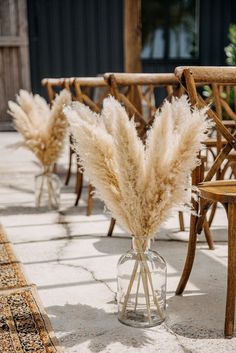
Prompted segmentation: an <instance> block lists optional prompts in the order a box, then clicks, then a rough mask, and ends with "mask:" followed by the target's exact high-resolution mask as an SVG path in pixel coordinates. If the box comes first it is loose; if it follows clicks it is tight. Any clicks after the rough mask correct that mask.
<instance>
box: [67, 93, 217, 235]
mask: <svg viewBox="0 0 236 353" xmlns="http://www.w3.org/2000/svg"><path fill="white" fill-rule="evenodd" d="M103 106H104V109H103V111H102V113H101V115H100V116H98V115H94V114H93V113H92V112H90V111H89V109H88V108H85V107H84V106H83V105H82V104H77V103H74V104H73V106H72V107H68V108H66V109H65V110H64V112H65V115H66V116H67V118H68V120H69V124H70V131H71V133H72V135H73V137H74V145H75V150H76V152H77V154H78V156H79V158H80V163H81V165H82V166H83V167H84V169H85V172H86V173H87V175H88V176H89V178H90V180H91V181H92V183H93V185H94V186H95V188H96V190H97V191H98V192H99V196H100V198H101V199H103V200H104V202H105V204H106V205H107V207H108V208H109V209H110V210H111V212H112V214H113V217H114V218H116V219H117V221H118V222H119V223H120V224H122V225H123V226H124V227H125V228H126V230H127V231H128V232H130V233H131V234H133V235H135V236H146V237H148V238H150V237H152V236H153V235H154V234H155V232H156V230H157V229H158V227H159V226H160V225H161V224H162V223H163V222H164V221H165V220H166V219H167V217H168V216H169V214H170V211H171V210H172V209H173V208H176V207H178V206H181V205H183V204H187V203H189V199H188V193H187V192H186V189H188V188H189V187H190V185H189V175H190V173H191V171H192V170H193V169H194V168H195V167H196V166H197V165H198V163H199V160H198V158H197V155H198V152H199V150H200V148H201V143H202V142H203V141H204V140H205V138H206V136H207V135H206V131H207V130H208V129H209V127H210V126H211V124H210V123H209V120H207V115H206V109H202V110H198V109H193V110H192V109H191V107H190V104H189V102H188V100H187V98H186V96H182V97H181V98H179V99H178V98H173V100H172V102H171V103H170V102H167V101H165V102H164V104H163V106H162V108H161V110H160V111H159V112H157V113H156V116H155V120H154V123H153V126H152V128H151V129H150V131H149V133H148V136H147V140H146V144H145V145H144V144H143V142H142V141H141V140H140V138H139V137H138V135H137V131H136V128H135V123H134V121H133V120H129V118H128V115H127V113H126V111H125V109H124V108H123V107H122V106H121V105H120V103H119V102H118V101H116V100H115V99H114V98H112V97H109V98H107V99H105V100H104V105H103Z"/></svg>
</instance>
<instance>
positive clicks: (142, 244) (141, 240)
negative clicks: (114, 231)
mask: <svg viewBox="0 0 236 353" xmlns="http://www.w3.org/2000/svg"><path fill="white" fill-rule="evenodd" d="M149 248H150V239H148V238H147V237H142V236H133V237H132V249H133V250H134V251H136V252H146V251H148V250H149Z"/></svg>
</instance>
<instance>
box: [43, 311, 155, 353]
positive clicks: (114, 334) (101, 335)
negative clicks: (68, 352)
mask: <svg viewBox="0 0 236 353" xmlns="http://www.w3.org/2000/svg"><path fill="white" fill-rule="evenodd" d="M46 310H47V313H48V314H49V316H51V317H50V320H51V322H52V326H53V327H54V329H55V331H61V332H65V334H62V336H61V338H60V339H59V340H60V341H61V345H63V346H64V347H65V348H71V347H73V346H75V345H79V344H83V343H84V342H89V343H88V349H89V351H90V352H100V351H103V350H104V349H105V348H106V347H107V346H109V345H110V344H111V343H117V342H119V343H121V344H122V345H124V346H127V347H134V348H137V349H138V348H140V347H144V346H145V345H147V344H152V343H153V342H154V341H153V340H152V338H150V337H148V335H147V333H146V332H145V330H144V329H137V328H132V327H128V326H125V325H122V324H121V323H119V322H118V320H117V313H114V312H113V313H108V312H106V311H104V310H103V309H98V308H94V307H92V306H90V305H82V304H76V305H71V304H66V305H64V306H50V307H47V308H46ZM68 332H69V333H68Z"/></svg>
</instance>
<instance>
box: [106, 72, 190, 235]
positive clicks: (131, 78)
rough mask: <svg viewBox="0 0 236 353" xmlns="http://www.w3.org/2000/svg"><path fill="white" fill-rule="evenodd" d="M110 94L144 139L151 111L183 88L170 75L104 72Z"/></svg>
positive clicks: (113, 221)
mask: <svg viewBox="0 0 236 353" xmlns="http://www.w3.org/2000/svg"><path fill="white" fill-rule="evenodd" d="M104 78H105V81H106V82H107V84H108V85H109V86H110V92H111V94H112V95H113V96H114V97H115V98H116V99H117V100H118V101H120V102H121V103H122V104H123V105H124V107H125V108H126V110H127V112H128V114H129V116H130V117H133V116H134V119H135V121H136V122H137V124H138V127H137V129H138V133H139V136H140V137H141V138H143V139H145V135H146V131H147V129H149V127H150V125H151V124H152V122H153V118H154V114H155V112H156V110H157V109H158V108H159V106H160V105H161V104H162V102H163V99H164V98H167V99H170V98H171V97H172V96H180V95H181V94H182V93H183V88H182V87H181V86H180V85H179V81H178V79H177V78H176V76H175V75H174V74H143V73H136V74H133V73H106V74H105V75H104ZM179 224H180V230H181V231H184V229H185V228H184V218H183V213H182V212H179ZM114 226H115V219H113V218H112V219H111V222H110V226H109V230H108V233H107V235H108V236H112V233H113V230H114Z"/></svg>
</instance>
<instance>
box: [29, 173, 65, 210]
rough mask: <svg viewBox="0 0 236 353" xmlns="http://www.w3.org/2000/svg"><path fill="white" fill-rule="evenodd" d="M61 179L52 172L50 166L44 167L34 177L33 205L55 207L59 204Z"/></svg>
mask: <svg viewBox="0 0 236 353" xmlns="http://www.w3.org/2000/svg"><path fill="white" fill-rule="evenodd" d="M60 191H61V181H60V179H59V177H58V176H57V175H56V174H54V173H52V168H45V170H44V171H43V173H41V174H39V175H36V177H35V205H36V207H48V208H51V209H57V208H59V205H60Z"/></svg>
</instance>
